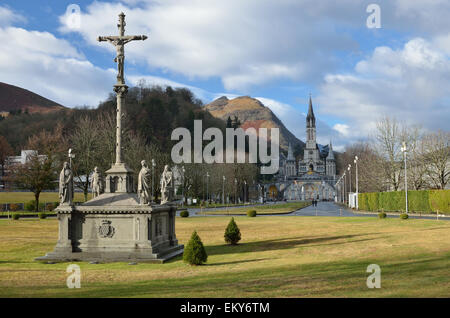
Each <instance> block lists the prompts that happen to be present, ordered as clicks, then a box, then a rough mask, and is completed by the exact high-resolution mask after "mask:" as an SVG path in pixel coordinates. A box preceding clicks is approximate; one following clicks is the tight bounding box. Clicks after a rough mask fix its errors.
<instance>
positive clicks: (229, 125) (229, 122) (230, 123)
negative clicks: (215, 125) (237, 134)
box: [227, 116, 233, 128]
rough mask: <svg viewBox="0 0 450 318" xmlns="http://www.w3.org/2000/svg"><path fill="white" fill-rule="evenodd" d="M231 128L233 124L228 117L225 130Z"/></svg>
mask: <svg viewBox="0 0 450 318" xmlns="http://www.w3.org/2000/svg"><path fill="white" fill-rule="evenodd" d="M232 127H233V122H232V121H231V117H230V116H228V119H227V128H232Z"/></svg>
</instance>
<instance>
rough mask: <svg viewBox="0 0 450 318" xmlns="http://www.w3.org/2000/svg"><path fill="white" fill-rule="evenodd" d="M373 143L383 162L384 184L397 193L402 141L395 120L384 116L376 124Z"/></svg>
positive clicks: (399, 179)
mask: <svg viewBox="0 0 450 318" xmlns="http://www.w3.org/2000/svg"><path fill="white" fill-rule="evenodd" d="M375 141H376V143H375V146H376V150H377V152H378V153H379V154H380V155H381V156H382V157H383V158H384V160H385V162H384V164H383V170H384V177H385V180H386V183H387V185H389V186H390V187H391V188H392V189H393V190H394V191H397V190H398V189H399V186H400V184H401V178H402V176H401V171H402V152H401V150H400V148H401V141H402V140H401V128H400V126H399V124H398V123H397V120H396V119H395V118H394V119H392V118H389V117H388V116H385V117H383V118H382V119H381V120H380V121H379V122H378V123H377V129H376V134H375Z"/></svg>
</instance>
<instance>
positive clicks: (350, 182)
mask: <svg viewBox="0 0 450 318" xmlns="http://www.w3.org/2000/svg"><path fill="white" fill-rule="evenodd" d="M347 170H348V179H349V191H348V193H349V194H350V193H352V165H351V164H349V165H348V168H347ZM348 206H350V197H349V199H348Z"/></svg>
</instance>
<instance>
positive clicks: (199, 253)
mask: <svg viewBox="0 0 450 318" xmlns="http://www.w3.org/2000/svg"><path fill="white" fill-rule="evenodd" d="M207 259H208V255H207V254H206V250H205V247H204V246H203V243H202V240H201V239H200V236H198V234H197V231H194V233H192V236H191V239H190V240H189V242H188V243H187V245H186V246H185V247H184V253H183V261H184V262H186V263H189V264H191V265H201V264H203V263H205V262H206V261H207Z"/></svg>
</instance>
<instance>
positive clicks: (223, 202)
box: [222, 176, 225, 204]
mask: <svg viewBox="0 0 450 318" xmlns="http://www.w3.org/2000/svg"><path fill="white" fill-rule="evenodd" d="M222 204H225V176H223V182H222Z"/></svg>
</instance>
